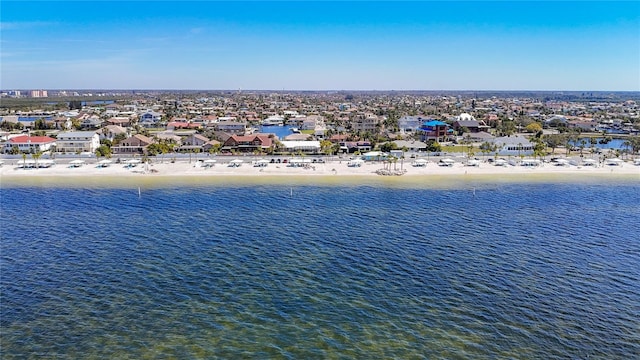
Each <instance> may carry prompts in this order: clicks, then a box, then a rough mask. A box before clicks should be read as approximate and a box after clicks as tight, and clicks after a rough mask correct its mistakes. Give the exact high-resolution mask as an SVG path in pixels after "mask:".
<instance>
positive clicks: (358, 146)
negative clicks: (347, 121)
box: [339, 141, 371, 154]
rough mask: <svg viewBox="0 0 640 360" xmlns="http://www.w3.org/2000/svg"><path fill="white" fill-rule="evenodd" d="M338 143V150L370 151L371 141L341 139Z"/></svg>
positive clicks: (349, 151)
mask: <svg viewBox="0 0 640 360" xmlns="http://www.w3.org/2000/svg"><path fill="white" fill-rule="evenodd" d="M339 144H340V152H343V153H348V154H351V153H354V152H356V151H357V152H361V153H362V152H365V151H371V143H370V142H369V141H342V142H340V143H339Z"/></svg>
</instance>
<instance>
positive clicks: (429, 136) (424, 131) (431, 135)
mask: <svg viewBox="0 0 640 360" xmlns="http://www.w3.org/2000/svg"><path fill="white" fill-rule="evenodd" d="M448 131H449V124H447V123H445V122H442V121H438V120H431V121H426V122H424V123H423V124H422V126H420V130H419V132H420V140H422V141H429V140H434V141H436V142H440V141H444V140H445V138H446V137H447V135H448Z"/></svg>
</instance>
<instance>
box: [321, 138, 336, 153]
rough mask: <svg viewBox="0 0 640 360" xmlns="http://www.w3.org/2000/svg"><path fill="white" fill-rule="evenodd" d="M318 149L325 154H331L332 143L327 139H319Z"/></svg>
mask: <svg viewBox="0 0 640 360" xmlns="http://www.w3.org/2000/svg"><path fill="white" fill-rule="evenodd" d="M320 149H322V152H323V153H324V154H325V155H331V153H332V151H333V143H332V142H331V141H329V140H322V141H320Z"/></svg>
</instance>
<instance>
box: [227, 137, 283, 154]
mask: <svg viewBox="0 0 640 360" xmlns="http://www.w3.org/2000/svg"><path fill="white" fill-rule="evenodd" d="M273 146H274V142H273V139H272V138H271V136H269V135H266V134H255V135H231V136H230V137H229V138H228V139H227V140H226V141H225V142H224V143H223V144H222V151H224V152H231V151H239V152H245V153H246V152H254V151H268V150H269V149H271V148H273Z"/></svg>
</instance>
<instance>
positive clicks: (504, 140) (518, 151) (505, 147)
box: [493, 136, 533, 156]
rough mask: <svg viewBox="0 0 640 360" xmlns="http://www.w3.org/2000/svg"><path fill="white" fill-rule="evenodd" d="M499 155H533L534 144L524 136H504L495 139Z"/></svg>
mask: <svg viewBox="0 0 640 360" xmlns="http://www.w3.org/2000/svg"><path fill="white" fill-rule="evenodd" d="M493 143H494V144H495V145H496V146H497V152H498V154H499V155H525V156H528V155H533V144H532V143H531V142H530V141H529V140H528V139H526V138H525V137H522V136H503V137H498V138H495V139H493Z"/></svg>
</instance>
